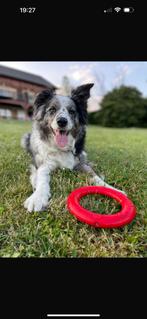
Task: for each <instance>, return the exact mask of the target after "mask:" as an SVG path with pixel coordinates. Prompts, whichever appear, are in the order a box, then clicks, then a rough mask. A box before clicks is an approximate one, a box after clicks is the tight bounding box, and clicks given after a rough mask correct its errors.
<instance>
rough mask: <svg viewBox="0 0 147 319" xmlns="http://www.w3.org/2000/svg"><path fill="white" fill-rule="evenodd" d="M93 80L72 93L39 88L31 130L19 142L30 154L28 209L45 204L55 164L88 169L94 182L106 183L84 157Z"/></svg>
mask: <svg viewBox="0 0 147 319" xmlns="http://www.w3.org/2000/svg"><path fill="white" fill-rule="evenodd" d="M92 87H93V83H90V84H85V85H81V86H79V87H77V88H76V89H74V90H73V91H72V93H71V96H62V95H57V94H56V93H55V89H48V90H45V91H42V92H41V93H40V94H39V95H38V96H37V97H36V100H35V103H34V113H33V126H32V132H31V133H29V134H25V135H24V136H23V138H22V141H21V145H22V147H24V148H25V149H26V150H27V152H29V153H30V154H31V156H32V161H33V164H32V166H31V176H30V180H31V184H32V187H33V194H32V195H31V196H30V197H29V198H27V199H26V201H25V203H24V207H25V208H26V209H27V210H28V211H29V212H32V211H37V212H38V211H42V210H44V209H46V208H47V206H48V202H49V199H50V197H51V191H50V174H51V172H52V171H54V170H55V169H56V168H61V169H63V168H68V169H70V170H74V169H76V170H79V171H84V172H86V173H88V174H89V175H90V176H91V177H92V182H93V183H94V184H95V185H101V186H107V187H111V188H113V187H112V186H110V185H108V184H106V183H105V182H104V181H103V180H102V179H101V178H100V177H98V176H97V174H96V173H95V172H94V171H93V169H92V168H91V166H90V165H89V164H88V162H87V159H86V153H85V151H84V143H85V136H86V124H87V100H88V98H89V97H90V89H91V88H92Z"/></svg>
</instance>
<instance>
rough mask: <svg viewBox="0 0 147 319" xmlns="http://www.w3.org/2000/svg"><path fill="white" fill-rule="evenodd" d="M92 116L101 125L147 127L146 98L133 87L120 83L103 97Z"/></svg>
mask: <svg viewBox="0 0 147 319" xmlns="http://www.w3.org/2000/svg"><path fill="white" fill-rule="evenodd" d="M93 117H94V120H96V119H97V124H101V125H102V126H108V127H147V100H146V99H144V98H143V97H142V94H141V92H140V91H139V90H138V89H136V88H135V87H131V86H130V87H129V86H124V85H122V86H120V87H119V88H115V89H113V90H112V91H111V92H109V93H107V94H106V95H105V96H104V97H103V99H102V101H101V109H100V111H98V112H96V114H95V116H93Z"/></svg>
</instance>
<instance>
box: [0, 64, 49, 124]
mask: <svg viewBox="0 0 147 319" xmlns="http://www.w3.org/2000/svg"><path fill="white" fill-rule="evenodd" d="M50 87H55V86H54V85H53V84H52V83H50V82H48V81H47V80H45V79H44V78H42V77H41V76H38V75H35V74H31V73H27V72H23V71H19V70H16V69H12V68H8V67H5V66H2V65H0V117H3V118H14V119H22V120H29V119H31V117H32V110H33V102H34V97H35V95H36V93H39V92H40V91H42V90H44V89H47V88H50Z"/></svg>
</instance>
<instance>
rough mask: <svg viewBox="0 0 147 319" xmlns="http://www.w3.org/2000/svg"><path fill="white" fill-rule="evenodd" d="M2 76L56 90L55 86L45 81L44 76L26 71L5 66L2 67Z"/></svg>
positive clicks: (0, 69) (0, 68)
mask: <svg viewBox="0 0 147 319" xmlns="http://www.w3.org/2000/svg"><path fill="white" fill-rule="evenodd" d="M0 76H5V77H9V78H13V79H17V80H20V81H25V82H29V83H34V84H38V85H42V86H45V87H47V88H49V87H54V88H55V85H53V84H52V83H51V82H49V81H47V80H45V79H44V78H43V77H42V76H39V75H36V74H32V73H28V72H24V71H19V70H16V69H12V68H9V67H5V66H3V65H0Z"/></svg>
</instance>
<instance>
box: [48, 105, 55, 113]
mask: <svg viewBox="0 0 147 319" xmlns="http://www.w3.org/2000/svg"><path fill="white" fill-rule="evenodd" d="M49 112H50V113H51V114H54V113H56V108H55V107H54V106H52V107H50V109H49Z"/></svg>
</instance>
